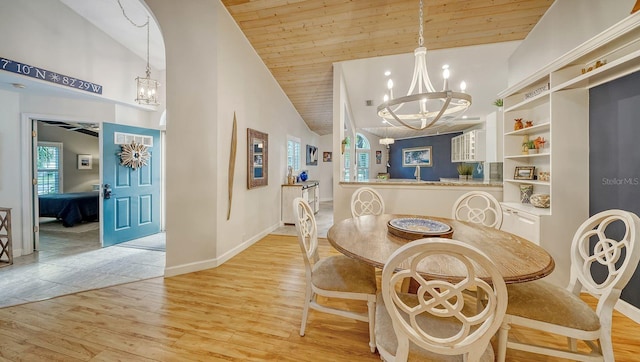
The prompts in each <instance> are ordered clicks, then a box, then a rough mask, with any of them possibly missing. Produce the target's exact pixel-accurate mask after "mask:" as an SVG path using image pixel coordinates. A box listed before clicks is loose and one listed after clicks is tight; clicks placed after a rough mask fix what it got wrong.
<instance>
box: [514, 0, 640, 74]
mask: <svg viewBox="0 0 640 362" xmlns="http://www.w3.org/2000/svg"><path fill="white" fill-rule="evenodd" d="M634 4H635V0H615V1H611V0H562V1H555V2H554V3H553V4H552V5H551V7H550V8H549V10H547V12H546V13H545V14H544V16H543V17H542V19H540V21H539V22H538V24H536V26H535V27H534V28H533V29H532V30H531V32H530V33H529V35H527V37H526V38H525V40H523V41H522V43H521V44H520V46H518V48H517V49H516V51H514V52H513V54H512V55H511V57H510V58H509V75H508V82H509V87H510V86H512V85H514V84H515V83H517V82H518V81H520V80H522V79H524V78H526V77H527V76H529V75H531V74H532V73H534V72H535V71H537V70H538V69H540V68H542V67H544V66H546V65H547V64H549V63H551V62H552V61H554V60H555V59H557V58H559V57H560V56H562V55H563V54H564V53H566V52H568V51H570V50H571V49H573V48H575V47H576V46H578V45H580V44H582V43H583V42H585V41H586V40H588V39H590V38H592V37H593V36H595V35H597V34H599V33H601V32H602V31H603V30H605V29H607V28H609V27H610V26H612V25H613V24H615V23H617V22H618V21H620V20H622V19H624V18H625V17H627V16H629V14H630V13H631V9H632V8H633V5H634Z"/></svg>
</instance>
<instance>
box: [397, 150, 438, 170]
mask: <svg viewBox="0 0 640 362" xmlns="http://www.w3.org/2000/svg"><path fill="white" fill-rule="evenodd" d="M431 159H432V155H431V146H426V147H413V148H403V149H402V167H415V166H422V167H431V166H432V163H431Z"/></svg>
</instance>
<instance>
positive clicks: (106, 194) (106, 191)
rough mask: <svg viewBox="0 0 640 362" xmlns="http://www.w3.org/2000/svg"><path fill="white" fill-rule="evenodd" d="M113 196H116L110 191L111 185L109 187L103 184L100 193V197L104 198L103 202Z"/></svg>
mask: <svg viewBox="0 0 640 362" xmlns="http://www.w3.org/2000/svg"><path fill="white" fill-rule="evenodd" d="M115 195H116V194H114V193H113V192H112V191H111V185H109V184H104V186H103V192H102V196H103V197H104V199H105V200H106V199H110V198H111V196H115Z"/></svg>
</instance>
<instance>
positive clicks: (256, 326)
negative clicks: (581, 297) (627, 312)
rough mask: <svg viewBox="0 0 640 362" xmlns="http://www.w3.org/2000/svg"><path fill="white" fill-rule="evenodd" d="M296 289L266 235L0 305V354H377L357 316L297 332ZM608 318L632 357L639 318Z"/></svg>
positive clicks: (26, 357)
mask: <svg viewBox="0 0 640 362" xmlns="http://www.w3.org/2000/svg"><path fill="white" fill-rule="evenodd" d="M320 252H321V254H322V255H328V254H329V253H337V252H336V251H334V250H332V249H331V248H330V246H329V245H328V243H327V242H326V240H324V239H321V246H320ZM303 295H304V269H303V263H302V257H301V255H300V247H299V245H298V242H297V239H296V238H295V237H291V236H274V235H269V236H267V237H265V238H264V239H262V240H261V241H259V242H257V243H256V244H255V245H253V246H251V247H250V248H249V249H247V250H245V251H244V252H242V253H241V254H239V255H238V256H236V257H234V258H233V259H231V260H229V261H228V262H226V263H225V264H224V265H222V266H220V267H218V268H215V269H209V270H205V271H200V272H196V273H190V274H185V275H180V276H176V277H172V278H153V279H148V280H144V281H139V282H134V283H129V284H123V285H118V286H113V287H108V288H104V289H98V290H92V291H87V292H82V293H77V294H72V295H67V296H63V297H58V298H54V299H50V300H46V301H41V302H35V303H29V304H24V305H20V306H15V307H8V308H3V309H0V361H6V360H8V361H118V360H119V361H229V360H231V361H379V360H380V359H379V356H378V354H372V353H371V352H370V351H369V348H368V344H367V342H368V329H367V325H366V324H365V323H362V322H357V321H353V320H350V319H346V318H341V317H338V316H332V315H328V314H324V313H320V312H316V311H310V315H309V322H308V324H307V329H306V336H304V337H300V336H299V335H298V331H299V329H300V318H301V314H302V308H301V306H302V301H303ZM350 307H353V308H355V309H359V310H362V311H364V310H366V306H364V305H362V304H350ZM613 328H614V335H615V337H614V348H615V352H616V358H617V361H637V360H638V356H640V346H638V344H637V342H636V340H635V336H637V334H638V331H640V329H639V328H638V326H637V325H636V324H635V323H634V322H633V321H631V320H629V319H628V318H626V317H624V316H622V315H620V314H617V313H616V316H615V318H614V326H613ZM537 338H539V339H549V340H551V341H552V342H555V340H554V339H553V338H549V337H547V336H544V335H538V337H537ZM560 342H562V341H560ZM509 360H510V361H551V359H544V358H541V357H539V356H535V355H527V354H518V355H512V354H510V355H509Z"/></svg>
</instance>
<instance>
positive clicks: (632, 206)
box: [589, 72, 640, 308]
mask: <svg viewBox="0 0 640 362" xmlns="http://www.w3.org/2000/svg"><path fill="white" fill-rule="evenodd" d="M638 84H640V72H636V73H633V74H630V75H627V76H625V77H622V78H620V79H616V80H614V81H611V82H609V83H605V84H602V85H600V86H597V87H594V88H591V89H590V90H589V149H590V152H589V215H594V214H596V213H598V212H600V211H603V210H608V209H622V210H627V211H631V212H634V213H636V214H638V215H640V148H638V135H640V122H638V120H639V118H638V114H640V87H638ZM610 228H611V230H613V231H617V232H618V235H617V236H618V237H621V236H622V235H624V232H625V230H623V228H621V227H620V225H616V224H612V225H611V226H610ZM609 230H610V229H609V228H608V229H607V231H609ZM617 240H619V239H617ZM596 264H597V263H596ZM591 270H592V274H594V279H596V280H597V281H598V282H602V280H604V276H605V275H606V270H604V269H600V268H598V267H597V266H593V267H592V269H591ZM621 298H622V299H623V300H624V301H626V302H628V303H629V304H632V305H633V306H635V307H636V308H640V268H639V269H636V272H635V273H634V274H633V277H632V278H631V280H630V281H629V284H627V286H626V287H625V288H624V289H623V290H622V295H621Z"/></svg>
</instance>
